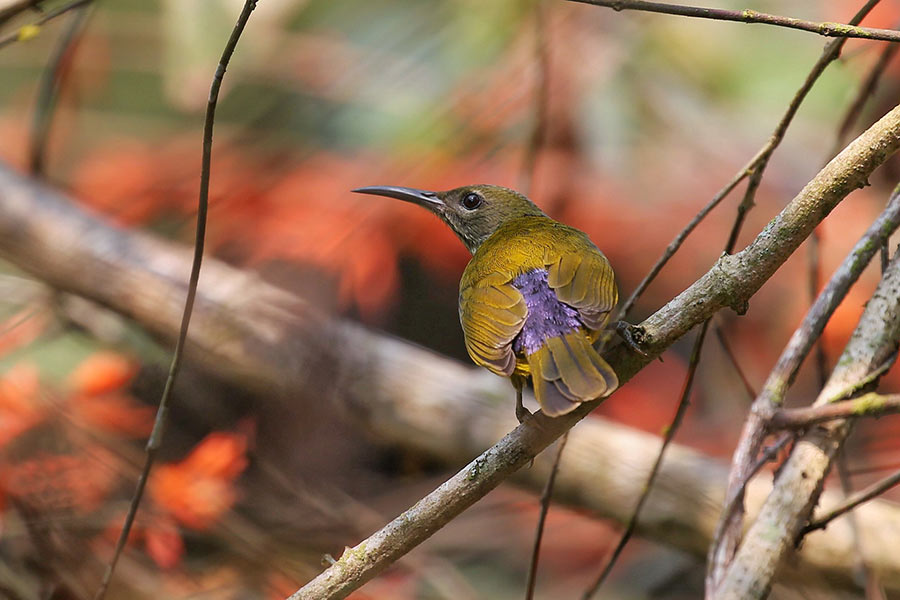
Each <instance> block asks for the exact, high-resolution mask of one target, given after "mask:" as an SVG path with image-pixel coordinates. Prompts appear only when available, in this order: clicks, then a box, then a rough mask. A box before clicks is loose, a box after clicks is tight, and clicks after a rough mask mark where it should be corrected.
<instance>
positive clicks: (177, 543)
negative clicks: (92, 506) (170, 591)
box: [94, 508, 184, 569]
mask: <svg viewBox="0 0 900 600" xmlns="http://www.w3.org/2000/svg"><path fill="white" fill-rule="evenodd" d="M124 523H125V512H124V511H123V512H121V513H120V514H118V515H116V516H115V518H113V519H111V520H110V521H109V523H108V524H107V526H106V529H105V530H104V531H103V533H102V534H101V535H100V536H99V537H98V538H97V539H96V540H95V542H94V549H95V551H96V552H97V553H98V554H101V555H103V556H104V559H107V560H108V559H109V557H110V556H112V549H113V547H114V546H115V544H116V542H117V541H118V539H119V534H120V533H121V532H122V526H123V525H124ZM138 544H143V545H144V549H145V550H146V552H147V555H148V556H149V557H150V558H151V559H153V562H155V563H156V564H157V565H158V566H159V567H161V568H163V569H172V568H174V567H176V566H178V564H179V563H180V562H181V558H182V557H183V556H184V540H182V538H181V533H180V532H179V531H178V523H176V522H175V521H174V520H173V519H172V518H171V517H170V516H168V515H164V514H160V513H159V512H158V511H155V510H153V509H148V508H141V509H140V511H139V512H138V516H137V519H135V521H134V523H133V525H132V527H131V533H130V534H129V536H128V546H129V547H133V546H136V545H138Z"/></svg>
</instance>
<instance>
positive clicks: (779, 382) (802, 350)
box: [706, 187, 900, 593]
mask: <svg viewBox="0 0 900 600" xmlns="http://www.w3.org/2000/svg"><path fill="white" fill-rule="evenodd" d="M898 222H900V187H898V188H897V189H895V190H894V193H893V194H892V196H891V200H890V202H889V203H888V206H887V208H885V210H884V212H882V214H881V215H880V216H879V217H878V219H877V220H876V221H875V223H874V224H873V225H872V226H870V227H869V229H868V230H866V232H865V234H864V235H863V236H862V238H861V239H860V240H859V241H858V242H857V243H856V245H855V246H854V248H853V250H852V252H851V253H850V254H849V255H848V256H847V258H845V259H844V261H843V262H842V263H841V265H840V267H839V268H838V269H837V270H836V271H835V273H834V275H833V276H832V277H831V280H830V281H829V282H828V285H827V286H826V287H825V289H823V290H822V292H821V293H820V294H819V296H818V298H816V301H815V302H814V303H813V305H812V307H810V309H809V311H808V312H807V314H806V316H805V317H804V319H803V322H802V323H801V324H800V327H798V328H797V330H796V331H795V332H794V334H793V335H792V336H791V339H790V340H789V341H788V344H787V346H786V347H785V349H784V350H783V351H782V353H781V356H780V357H779V358H778V362H777V363H776V364H775V367H774V368H773V369H772V371H771V373H769V376H768V378H767V379H766V383H765V385H764V386H763V389H762V390H761V391H760V393H759V395H758V396H757V397H756V399H755V400H754V401H753V406H752V407H751V410H750V415H749V416H748V417H747V421H746V422H745V424H744V428H743V431H742V432H741V438H740V440H739V441H738V445H737V448H736V449H735V451H734V456H733V458H732V463H731V464H732V468H731V475H730V476H729V482H728V500H727V501H726V503H725V506H726V507H727V510H726V511H725V512H723V513H722V517H721V520H720V523H719V528H718V529H719V531H718V532H717V534H716V536H715V539H714V541H713V544H712V546H711V547H710V549H709V560H708V563H707V582H706V587H707V591H708V593H712V592H713V591H714V590H715V589H717V588H718V585H719V583H718V582H719V581H721V579H722V577H723V575H724V573H725V569H726V568H727V566H728V564H729V562H730V561H731V558H732V556H733V555H734V552H735V550H736V549H737V545H738V543H739V542H740V535H741V531H742V526H741V523H742V517H743V515H742V510H741V494H742V489H743V487H744V485H746V482H747V481H748V480H749V478H750V477H751V469H752V467H753V465H754V464H755V462H756V456H757V454H759V449H760V448H761V447H762V443H763V440H765V438H766V435H767V434H768V432H769V429H768V425H769V423H770V420H771V418H772V414H773V412H774V411H775V409H776V408H777V407H778V406H780V405H781V403H782V402H783V400H784V395H785V393H786V392H787V389H788V388H789V387H790V385H791V384H792V383H793V381H794V377H796V375H797V371H798V370H799V369H800V365H801V364H802V362H803V360H804V358H806V355H807V354H808V353H809V351H810V350H811V349H812V347H813V344H814V343H815V341H816V339H818V337H819V336H820V335H821V333H822V331H823V330H824V328H825V324H826V323H827V322H828V319H829V318H831V315H832V314H833V313H834V311H835V310H836V309H837V307H838V304H840V301H841V299H842V298H843V297H844V296H845V295H846V294H847V291H848V290H849V289H850V286H851V285H853V283H854V282H855V281H856V280H857V278H858V277H859V276H860V274H861V273H862V271H863V269H864V268H865V267H866V265H868V264H869V261H871V259H872V257H873V256H874V254H875V252H876V251H877V249H878V247H879V246H880V244H881V240H882V239H883V238H887V237H889V236H890V234H891V232H893V231H894V230H895V229H896V228H897V224H898Z"/></svg>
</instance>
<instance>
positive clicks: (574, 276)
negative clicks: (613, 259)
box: [544, 250, 619, 331]
mask: <svg viewBox="0 0 900 600" xmlns="http://www.w3.org/2000/svg"><path fill="white" fill-rule="evenodd" d="M544 264H546V266H547V283H548V284H549V285H550V287H551V288H552V289H553V290H554V291H555V292H556V297H557V298H559V299H560V300H561V301H562V302H565V303H566V304H568V305H569V306H572V307H574V308H576V309H577V310H578V313H579V316H580V317H581V320H582V321H583V322H584V324H585V325H586V326H587V327H588V329H591V330H594V331H599V330H600V329H603V328H604V327H605V326H606V322H607V321H608V320H609V314H610V311H612V309H613V308H615V306H616V302H618V300H619V294H618V290H617V289H616V283H615V277H614V275H613V270H612V267H611V266H610V264H609V261H608V260H606V257H605V256H603V254H602V253H601V252H600V251H599V250H596V251H594V252H577V253H576V252H562V253H557V252H554V251H552V250H550V251H548V252H547V254H546V255H545V257H544Z"/></svg>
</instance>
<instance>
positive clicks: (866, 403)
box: [770, 392, 900, 429]
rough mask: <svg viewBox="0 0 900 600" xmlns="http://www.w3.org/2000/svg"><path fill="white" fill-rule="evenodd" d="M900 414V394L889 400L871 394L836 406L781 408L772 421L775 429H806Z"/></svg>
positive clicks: (889, 396)
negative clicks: (836, 421) (838, 422)
mask: <svg viewBox="0 0 900 600" xmlns="http://www.w3.org/2000/svg"><path fill="white" fill-rule="evenodd" d="M898 412H900V394H889V395H887V396H884V395H881V394H877V393H875V392H870V393H868V394H865V395H863V396H860V397H859V398H854V399H852V400H844V401H843V402H833V403H831V404H824V405H822V406H806V407H803V408H782V409H780V410H776V411H775V413H774V414H773V415H772V419H771V421H770V423H771V426H772V427H777V428H783V429H803V428H806V427H809V426H811V425H816V424H818V423H824V422H826V421H833V420H835V419H850V418H853V417H882V416H884V415H889V414H896V413H898Z"/></svg>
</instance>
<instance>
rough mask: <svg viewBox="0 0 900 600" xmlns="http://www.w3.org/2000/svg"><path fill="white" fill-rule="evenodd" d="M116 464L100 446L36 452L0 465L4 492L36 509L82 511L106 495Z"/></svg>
mask: <svg viewBox="0 0 900 600" xmlns="http://www.w3.org/2000/svg"><path fill="white" fill-rule="evenodd" d="M117 464H118V461H117V457H116V456H115V455H113V454H112V453H111V452H110V451H108V450H107V449H106V448H104V447H102V446H90V447H88V448H86V449H84V451H82V452H80V453H78V454H50V453H47V452H39V453H36V454H35V455H34V456H33V457H31V458H28V459H26V460H23V461H21V462H14V463H7V464H4V465H3V469H4V471H5V473H4V481H3V483H4V492H5V495H8V496H10V497H13V498H17V499H19V500H20V501H21V502H23V503H24V504H26V505H28V506H29V507H31V508H32V509H34V510H37V511H40V512H50V513H58V512H66V511H70V510H74V511H76V512H78V513H79V514H86V513H89V512H91V511H93V510H95V509H97V508H98V507H99V506H100V505H101V504H102V503H103V501H104V500H105V499H106V498H107V497H108V496H109V493H110V491H111V490H112V487H113V485H114V484H115V482H116V479H117V477H118V475H117V473H118V468H117Z"/></svg>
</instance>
